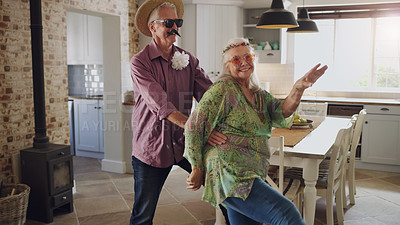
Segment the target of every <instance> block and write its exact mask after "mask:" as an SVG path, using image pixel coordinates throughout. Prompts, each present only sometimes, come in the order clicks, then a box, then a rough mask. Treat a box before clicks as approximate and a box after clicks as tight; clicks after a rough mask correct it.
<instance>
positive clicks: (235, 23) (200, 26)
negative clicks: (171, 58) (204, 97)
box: [182, 4, 243, 81]
mask: <svg viewBox="0 0 400 225" xmlns="http://www.w3.org/2000/svg"><path fill="white" fill-rule="evenodd" d="M186 8H187V9H188V11H190V12H192V13H191V14H185V18H184V19H185V23H184V27H183V29H182V34H183V35H182V39H183V43H184V45H183V46H182V47H183V48H184V49H193V48H192V47H191V46H190V45H193V43H195V45H196V46H195V48H194V49H195V52H191V53H192V54H194V55H196V57H197V58H198V59H199V61H200V66H201V67H202V68H203V69H204V70H205V71H206V73H207V74H208V75H209V76H210V79H211V80H213V81H215V80H216V79H217V77H218V75H219V74H221V72H222V50H223V47H224V46H225V45H226V43H227V42H228V40H229V39H231V38H234V37H241V36H243V29H242V24H243V19H242V10H241V8H240V7H238V6H234V5H212V4H195V5H187V6H185V10H186ZM186 21H187V22H190V23H192V24H189V23H186ZM185 26H194V27H195V29H191V28H190V27H185ZM193 31H194V32H193ZM189 40H195V42H193V41H189ZM185 45H187V46H185Z"/></svg>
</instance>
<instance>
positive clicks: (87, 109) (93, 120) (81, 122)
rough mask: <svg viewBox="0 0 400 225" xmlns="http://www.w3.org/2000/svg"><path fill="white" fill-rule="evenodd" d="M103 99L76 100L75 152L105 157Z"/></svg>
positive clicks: (86, 155)
mask: <svg viewBox="0 0 400 225" xmlns="http://www.w3.org/2000/svg"><path fill="white" fill-rule="evenodd" d="M103 106H104V101H103V100H96V99H75V100H74V129H75V154H76V155H77V156H84V157H92V158H103V156H104V125H103Z"/></svg>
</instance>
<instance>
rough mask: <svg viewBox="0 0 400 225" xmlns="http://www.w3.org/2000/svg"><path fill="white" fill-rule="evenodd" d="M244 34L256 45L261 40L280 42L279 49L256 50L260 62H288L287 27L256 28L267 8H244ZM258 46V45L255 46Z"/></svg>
mask: <svg viewBox="0 0 400 225" xmlns="http://www.w3.org/2000/svg"><path fill="white" fill-rule="evenodd" d="M243 10H244V12H243V19H244V21H243V34H244V37H246V38H249V39H250V40H252V44H254V45H255V46H256V45H257V44H259V43H260V42H266V41H268V42H269V43H274V42H276V41H278V42H279V49H276V50H256V55H257V57H258V62H259V63H282V64H284V63H286V55H285V54H283V53H284V52H285V51H284V50H285V48H286V46H285V43H286V29H261V28H256V24H257V22H258V19H259V17H260V16H261V15H262V13H263V12H265V11H266V10H267V8H261V9H260V8H257V9H243ZM255 48H256V47H255Z"/></svg>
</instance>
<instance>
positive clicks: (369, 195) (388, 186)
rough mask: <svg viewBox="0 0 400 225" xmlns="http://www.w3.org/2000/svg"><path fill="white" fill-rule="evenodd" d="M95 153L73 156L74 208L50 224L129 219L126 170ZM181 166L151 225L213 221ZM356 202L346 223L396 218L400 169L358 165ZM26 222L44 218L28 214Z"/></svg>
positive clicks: (33, 224) (319, 220) (321, 209)
mask: <svg viewBox="0 0 400 225" xmlns="http://www.w3.org/2000/svg"><path fill="white" fill-rule="evenodd" d="M100 167H101V164H100V161H99V160H97V159H90V158H82V157H74V173H75V181H76V193H75V194H74V212H73V213H69V214H63V213H61V212H58V213H57V212H56V216H55V217H54V222H53V223H51V224H52V225H94V224H95V225H124V224H129V217H130V211H131V209H132V204H133V178H132V175H131V174H115V173H108V172H103V171H101V169H100ZM186 176H187V174H186V172H185V171H184V170H181V169H180V168H178V169H176V170H173V171H172V172H171V174H170V175H169V177H168V179H167V181H166V184H165V186H164V189H163V191H162V193H161V198H160V201H159V204H158V206H157V211H156V215H155V218H154V224H155V225H162V224H163V225H164V224H171V225H200V224H204V225H213V224H214V222H215V211H214V208H213V207H212V206H210V205H209V204H207V203H205V202H202V201H201V200H200V198H201V194H202V190H200V191H195V192H193V191H189V190H187V189H186V183H185V178H186ZM356 179H357V181H356V182H357V196H356V205H354V206H351V207H350V208H349V209H348V210H347V211H346V212H345V224H346V225H349V224H351V225H358V224H360V225H365V224H371V225H382V224H400V174H398V173H387V172H377V171H370V170H357V173H356ZM27 224H28V225H41V224H43V223H40V222H37V221H32V220H28V221H27ZM321 224H326V222H325V200H324V199H323V198H319V199H318V200H317V209H316V219H315V225H321Z"/></svg>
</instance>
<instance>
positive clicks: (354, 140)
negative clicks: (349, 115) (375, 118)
mask: <svg viewBox="0 0 400 225" xmlns="http://www.w3.org/2000/svg"><path fill="white" fill-rule="evenodd" d="M366 115H367V110H366V109H362V110H361V111H360V112H359V113H358V115H357V114H356V115H354V116H353V117H355V118H356V121H355V126H354V129H353V134H352V137H351V143H350V160H354V159H355V157H356V149H357V146H358V143H359V142H360V136H361V131H362V127H363V124H364V120H365V116H366Z"/></svg>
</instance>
